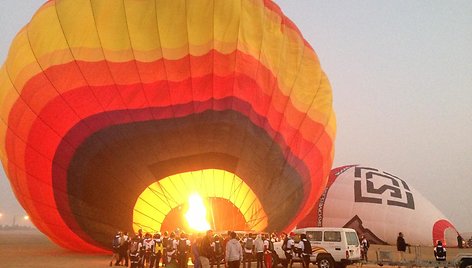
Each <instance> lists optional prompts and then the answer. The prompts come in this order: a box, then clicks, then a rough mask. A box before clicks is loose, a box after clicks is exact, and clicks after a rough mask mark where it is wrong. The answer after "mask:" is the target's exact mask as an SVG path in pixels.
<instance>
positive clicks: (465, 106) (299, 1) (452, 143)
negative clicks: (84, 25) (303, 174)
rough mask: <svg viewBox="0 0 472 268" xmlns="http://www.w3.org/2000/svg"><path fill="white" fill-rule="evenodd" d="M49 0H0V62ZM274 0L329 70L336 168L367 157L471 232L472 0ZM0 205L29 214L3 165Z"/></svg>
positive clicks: (6, 215)
mask: <svg viewBox="0 0 472 268" xmlns="http://www.w3.org/2000/svg"><path fill="white" fill-rule="evenodd" d="M42 2H43V1H38V0H34V1H33V0H21V1H18V0H1V1H0V33H1V34H0V63H3V62H4V60H5V57H6V55H7V51H8V48H9V46H10V43H11V40H12V39H13V37H14V35H15V34H16V33H17V32H18V31H19V30H20V28H21V27H22V26H23V25H25V24H26V23H27V22H28V21H29V19H30V18H31V16H32V15H33V13H34V11H35V10H36V9H37V8H38V7H39V6H40V5H41V3H42ZM275 2H276V3H278V4H279V5H280V6H281V8H282V10H283V11H284V12H285V14H286V15H287V16H288V17H289V18H291V19H292V20H293V21H294V22H295V24H297V26H298V27H299V28H300V30H301V32H302V33H303V35H304V37H305V38H306V39H307V40H308V42H309V43H310V44H311V45H312V46H313V48H314V49H315V51H316V52H317V54H318V56H319V58H320V61H321V64H322V67H323V69H324V70H325V72H326V73H327V75H328V77H329V79H330V82H331V85H332V88H333V95H334V109H335V111H336V115H337V138H336V156H335V161H334V164H333V167H336V166H341V165H346V164H363V165H368V166H371V167H376V168H380V169H382V170H385V171H387V172H389V173H392V174H395V175H397V176H399V177H401V178H402V179H404V180H406V181H407V182H408V183H409V184H410V185H412V186H413V187H414V188H415V189H416V190H418V191H419V192H420V193H422V194H423V195H424V196H425V197H426V198H428V199H430V200H431V202H432V203H433V204H434V205H435V206H436V207H437V208H439V210H441V211H442V212H443V213H444V214H445V215H446V216H447V217H448V218H449V219H450V220H451V221H452V222H453V223H454V224H455V226H456V227H457V228H458V229H459V231H460V232H465V231H472V186H471V185H472V1H469V0H463V1H453V0H449V1H440V0H437V1H431V0H429V1H424V0H422V1H410V0H395V1H390V0H388V1H387V0H385V1H381V0H363V1H359V0H356V1H349V0H324V1H316V0H296V1H294V0H277V1H275ZM0 213H2V214H3V217H2V218H0V224H4V223H7V222H8V223H10V222H11V218H12V216H11V215H15V214H16V215H18V217H20V215H24V212H23V211H22V209H21V207H20V206H19V205H18V203H17V201H16V199H15V198H14V197H13V194H12V193H11V189H10V186H9V183H8V180H7V179H6V178H5V174H4V173H3V170H1V171H0ZM20 220H21V219H20Z"/></svg>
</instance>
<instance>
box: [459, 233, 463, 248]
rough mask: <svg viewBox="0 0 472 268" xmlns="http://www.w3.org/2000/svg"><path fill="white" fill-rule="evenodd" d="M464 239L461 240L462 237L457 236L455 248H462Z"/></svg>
mask: <svg viewBox="0 0 472 268" xmlns="http://www.w3.org/2000/svg"><path fill="white" fill-rule="evenodd" d="M463 241H464V239H462V236H461V235H457V247H458V248H462V247H463V244H464V242H463Z"/></svg>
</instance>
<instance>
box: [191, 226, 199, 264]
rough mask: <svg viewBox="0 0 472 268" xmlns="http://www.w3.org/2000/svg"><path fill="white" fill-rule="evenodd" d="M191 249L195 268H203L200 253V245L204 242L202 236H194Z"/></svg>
mask: <svg viewBox="0 0 472 268" xmlns="http://www.w3.org/2000/svg"><path fill="white" fill-rule="evenodd" d="M191 242H192V243H191V246H190V250H191V252H192V262H193V268H202V264H201V263H200V253H199V249H198V247H199V245H200V244H201V243H202V238H201V237H200V236H199V235H198V234H196V235H194V236H193V239H192V241H191Z"/></svg>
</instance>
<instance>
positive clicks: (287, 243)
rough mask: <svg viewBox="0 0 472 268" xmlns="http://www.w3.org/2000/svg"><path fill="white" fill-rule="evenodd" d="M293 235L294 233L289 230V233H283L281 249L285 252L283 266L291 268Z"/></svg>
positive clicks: (293, 247) (293, 245)
mask: <svg viewBox="0 0 472 268" xmlns="http://www.w3.org/2000/svg"><path fill="white" fill-rule="evenodd" d="M294 236H295V233H293V232H291V233H290V234H289V235H287V234H284V240H283V242H282V250H283V251H284V254H285V260H286V262H285V263H284V267H285V268H287V267H290V268H292V263H293V253H294V252H293V250H294V249H295V241H294V240H293V237H294Z"/></svg>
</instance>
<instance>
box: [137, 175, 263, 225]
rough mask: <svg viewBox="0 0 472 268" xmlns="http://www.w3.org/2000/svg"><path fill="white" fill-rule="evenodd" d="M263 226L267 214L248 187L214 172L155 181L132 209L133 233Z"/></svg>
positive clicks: (233, 177)
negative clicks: (139, 231)
mask: <svg viewBox="0 0 472 268" xmlns="http://www.w3.org/2000/svg"><path fill="white" fill-rule="evenodd" d="M267 225H268V217H267V214H266V212H265V211H264V209H263V207H262V204H261V202H260V200H259V199H258V197H257V196H256V194H255V193H254V192H253V191H252V190H251V188H250V187H249V186H248V185H247V184H246V183H245V182H244V181H243V180H242V179H241V178H239V177H238V176H237V175H235V174H233V173H231V172H228V171H224V170H218V169H204V170H198V171H192V172H184V173H179V174H175V175H172V176H169V177H166V178H163V179H161V180H158V181H156V182H155V183H152V184H151V185H149V186H148V187H147V188H146V189H145V190H144V191H143V192H142V193H141V194H140V195H139V197H138V198H137V201H136V203H135V206H134V209H133V229H134V231H135V232H137V231H138V230H139V229H141V230H142V231H144V232H151V233H152V232H158V231H174V230H182V231H185V232H186V233H198V232H205V231H206V230H209V229H212V230H215V231H227V230H254V231H262V230H264V229H265V228H266V227H267Z"/></svg>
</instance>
